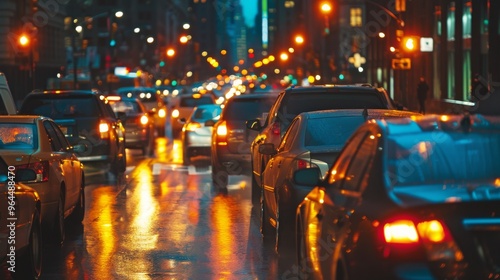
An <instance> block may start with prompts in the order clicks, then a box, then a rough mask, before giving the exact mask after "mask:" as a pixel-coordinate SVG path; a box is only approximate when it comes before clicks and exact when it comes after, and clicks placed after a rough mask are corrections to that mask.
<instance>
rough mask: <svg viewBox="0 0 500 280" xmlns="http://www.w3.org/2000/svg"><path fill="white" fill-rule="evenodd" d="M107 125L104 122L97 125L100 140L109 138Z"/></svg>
mask: <svg viewBox="0 0 500 280" xmlns="http://www.w3.org/2000/svg"><path fill="white" fill-rule="evenodd" d="M109 129H110V127H109V123H107V122H106V121H101V122H100V123H99V133H100V134H101V139H105V138H109Z"/></svg>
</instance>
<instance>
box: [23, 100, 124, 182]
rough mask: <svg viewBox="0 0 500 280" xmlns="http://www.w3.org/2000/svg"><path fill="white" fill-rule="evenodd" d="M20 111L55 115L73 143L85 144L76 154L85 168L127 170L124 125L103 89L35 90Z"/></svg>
mask: <svg viewBox="0 0 500 280" xmlns="http://www.w3.org/2000/svg"><path fill="white" fill-rule="evenodd" d="M19 114H23V115H41V116H46V117H49V118H51V119H53V120H54V121H55V122H56V123H57V124H58V125H59V127H60V128H61V130H62V132H63V134H64V135H65V136H66V138H67V139H68V140H69V143H70V145H72V146H75V145H77V144H82V145H83V146H84V147H85V149H83V150H82V151H79V152H77V155H78V159H79V160H80V161H82V162H84V163H85V168H86V169H88V168H90V167H92V168H95V169H97V170H102V169H105V170H106V169H109V170H111V171H112V172H114V173H115V174H118V173H122V172H124V171H125V168H126V153H125V129H124V127H123V124H122V123H121V121H120V120H119V119H118V118H117V117H116V115H115V113H114V112H113V110H112V109H111V106H110V105H109V102H108V100H107V99H106V98H105V97H104V95H102V94H101V93H100V92H97V91H90V90H47V91H33V92H31V93H29V94H28V95H27V96H26V97H25V99H24V100H23V103H22V104H21V108H20V109H19Z"/></svg>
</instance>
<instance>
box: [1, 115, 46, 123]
mask: <svg viewBox="0 0 500 280" xmlns="http://www.w3.org/2000/svg"><path fill="white" fill-rule="evenodd" d="M44 119H47V120H50V118H47V117H44V116H38V115H1V116H0V122H14V123H35V122H36V121H38V120H44Z"/></svg>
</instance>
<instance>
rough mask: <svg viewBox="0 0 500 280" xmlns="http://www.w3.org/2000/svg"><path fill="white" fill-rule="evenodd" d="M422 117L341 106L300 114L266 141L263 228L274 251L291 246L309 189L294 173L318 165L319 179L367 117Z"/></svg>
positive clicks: (261, 146) (384, 110) (391, 111)
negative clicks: (273, 140) (280, 133)
mask: <svg viewBox="0 0 500 280" xmlns="http://www.w3.org/2000/svg"><path fill="white" fill-rule="evenodd" d="M417 115H420V114H418V113H413V112H410V111H398V110H387V109H343V110H325V111H312V112H304V113H301V114H299V115H298V116H297V117H295V119H294V120H293V121H292V123H291V124H290V126H289V127H288V129H287V131H286V132H285V134H284V136H283V139H282V140H281V142H280V144H279V146H278V147H277V148H276V147H275V146H274V144H273V143H265V144H261V145H260V146H259V152H260V153H262V154H264V155H269V156H271V159H270V160H269V161H268V162H267V165H266V168H265V169H264V172H263V173H262V185H263V188H262V198H261V200H260V201H261V207H260V209H261V211H262V213H261V231H262V234H263V236H264V237H265V238H269V237H272V238H273V239H274V240H275V246H276V251H277V252H278V253H280V252H281V251H282V250H283V248H286V249H289V248H292V247H294V242H295V210H296V209H297V206H298V205H299V203H300V202H302V200H303V199H304V197H305V196H306V195H307V194H308V193H309V191H311V188H310V187H309V186H301V185H298V184H295V182H294V181H293V176H292V175H293V172H294V171H296V170H299V169H304V168H311V167H316V168H319V169H320V171H321V178H323V177H324V176H325V175H326V172H327V171H328V169H329V168H330V167H331V165H332V163H333V162H334V161H335V159H336V158H337V156H338V154H339V152H340V150H341V149H342V147H343V146H344V144H345V142H346V141H347V139H348V138H349V137H350V136H351V135H352V133H353V132H354V131H355V130H356V128H358V127H359V126H360V125H361V124H363V123H364V122H366V121H367V120H370V119H382V118H384V119H387V118H401V117H410V116H417Z"/></svg>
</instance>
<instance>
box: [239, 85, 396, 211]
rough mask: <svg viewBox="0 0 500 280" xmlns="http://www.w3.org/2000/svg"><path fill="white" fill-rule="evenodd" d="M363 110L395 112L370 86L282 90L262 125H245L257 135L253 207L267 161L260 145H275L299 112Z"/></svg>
mask: <svg viewBox="0 0 500 280" xmlns="http://www.w3.org/2000/svg"><path fill="white" fill-rule="evenodd" d="M365 108H366V109H396V108H395V107H394V106H393V102H392V101H391V99H390V97H389V95H388V94H387V92H386V91H385V90H383V89H382V88H375V87H372V86H370V85H318V86H301V87H290V88H287V89H285V90H284V91H282V92H281V93H280V94H279V97H278V98H277V100H276V102H275V103H274V105H273V107H272V108H271V110H270V112H269V115H268V117H267V118H266V119H265V121H264V122H262V121H260V120H252V121H249V122H248V123H247V127H248V128H249V129H253V130H255V131H257V132H258V135H257V136H256V137H255V139H254V141H253V142H252V145H251V146H250V149H251V153H250V154H251V162H252V202H253V204H254V205H256V204H258V203H259V199H260V193H261V188H262V182H261V180H262V172H263V171H264V168H265V167H266V164H267V162H268V161H269V158H270V157H269V156H268V155H263V154H261V153H259V145H260V144H264V143H273V144H274V146H278V144H279V143H280V141H281V138H282V137H283V135H284V133H285V131H286V129H287V128H288V125H289V124H290V122H291V121H292V120H293V118H295V117H296V116H297V115H298V114H300V113H302V112H308V111H318V110H329V109H365Z"/></svg>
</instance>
